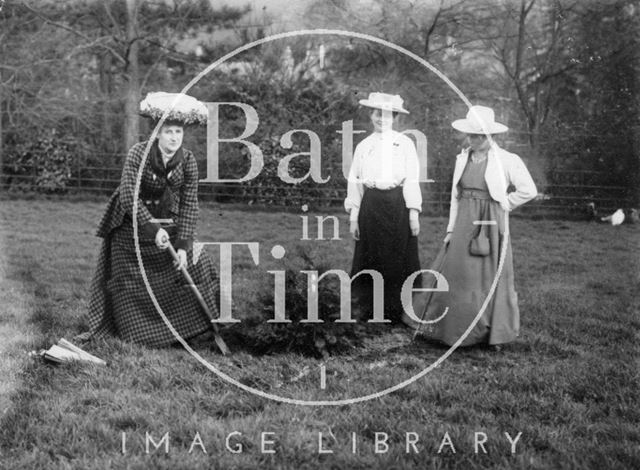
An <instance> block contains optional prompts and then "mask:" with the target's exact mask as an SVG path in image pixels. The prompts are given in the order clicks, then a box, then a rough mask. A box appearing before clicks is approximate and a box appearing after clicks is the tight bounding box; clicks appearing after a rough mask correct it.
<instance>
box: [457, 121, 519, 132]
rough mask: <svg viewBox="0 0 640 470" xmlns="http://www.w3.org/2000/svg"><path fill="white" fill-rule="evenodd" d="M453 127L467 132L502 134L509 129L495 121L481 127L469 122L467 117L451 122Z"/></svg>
mask: <svg viewBox="0 0 640 470" xmlns="http://www.w3.org/2000/svg"><path fill="white" fill-rule="evenodd" d="M451 127H453V128H454V129H455V130H457V131H460V132H464V133H465V134H502V133H504V132H507V131H508V130H509V128H508V127H507V126H505V125H504V124H500V123H499V122H494V123H493V124H491V125H490V126H487V127H486V128H481V127H479V126H478V124H477V123H472V122H469V121H468V120H466V119H456V120H455V121H453V122H452V123H451Z"/></svg>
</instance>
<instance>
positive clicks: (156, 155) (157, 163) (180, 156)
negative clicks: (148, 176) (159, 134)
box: [149, 140, 184, 178]
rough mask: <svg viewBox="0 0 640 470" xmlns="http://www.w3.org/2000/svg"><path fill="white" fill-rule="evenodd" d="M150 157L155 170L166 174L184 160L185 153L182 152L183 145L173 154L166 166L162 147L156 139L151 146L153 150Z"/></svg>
mask: <svg viewBox="0 0 640 470" xmlns="http://www.w3.org/2000/svg"><path fill="white" fill-rule="evenodd" d="M149 153H150V155H149V159H150V163H151V168H152V169H153V172H154V173H155V174H157V175H160V176H164V177H165V178H166V177H167V175H168V174H169V173H170V172H171V171H172V170H173V169H174V168H175V167H177V166H178V165H180V163H182V161H183V160H184V153H183V152H182V146H181V147H180V148H179V149H178V150H176V153H174V154H173V156H172V157H171V159H170V160H169V161H168V162H167V166H166V167H165V166H164V163H163V161H162V152H161V151H160V147H159V146H158V141H157V140H156V141H155V142H154V143H153V146H152V147H151V151H150V152H149Z"/></svg>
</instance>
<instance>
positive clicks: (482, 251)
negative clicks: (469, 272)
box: [469, 210, 491, 256]
mask: <svg viewBox="0 0 640 470" xmlns="http://www.w3.org/2000/svg"><path fill="white" fill-rule="evenodd" d="M486 212H487V211H486V210H485V217H482V219H483V220H484V219H486ZM483 227H484V224H480V225H478V233H476V235H475V237H473V238H472V239H471V241H470V242H469V253H470V254H471V255H473V256H489V255H490V254H491V244H490V243H489V237H488V236H487V234H486V233H485V230H483Z"/></svg>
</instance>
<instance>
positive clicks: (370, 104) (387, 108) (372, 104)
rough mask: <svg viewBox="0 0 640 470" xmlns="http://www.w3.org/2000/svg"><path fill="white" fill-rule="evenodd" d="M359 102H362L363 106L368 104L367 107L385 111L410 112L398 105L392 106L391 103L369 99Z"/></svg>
mask: <svg viewBox="0 0 640 470" xmlns="http://www.w3.org/2000/svg"><path fill="white" fill-rule="evenodd" d="M358 103H360V104H361V105H362V106H366V107H367V108H373V109H382V110H383V111H395V112H398V113H403V114H409V111H407V110H406V109H404V108H398V107H397V106H392V105H389V104H384V103H376V102H375V101H369V100H360V101H358Z"/></svg>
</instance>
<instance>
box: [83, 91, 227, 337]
mask: <svg viewBox="0 0 640 470" xmlns="http://www.w3.org/2000/svg"><path fill="white" fill-rule="evenodd" d="M177 96H178V95H176V94H168V93H150V94H149V95H147V98H145V100H144V101H143V102H142V103H141V114H142V115H144V116H147V117H149V118H151V119H152V120H154V121H156V122H157V121H158V120H159V119H160V118H161V117H162V116H163V114H164V112H165V110H170V112H169V114H168V117H167V119H166V120H165V121H164V125H163V126H162V127H161V128H160V130H159V132H158V137H157V139H156V140H155V141H154V142H152V143H151V146H150V150H149V154H148V155H147V154H146V153H147V152H146V150H147V146H148V145H147V144H148V142H141V143H138V144H136V145H134V146H133V147H132V148H131V149H130V150H129V153H128V155H127V157H126V160H125V163H124V169H123V171H122V178H121V180H120V185H119V186H118V188H117V189H116V191H115V192H114V194H113V195H112V196H111V198H110V200H109V203H108V206H107V209H106V211H105V213H104V215H103V217H102V220H101V221H100V224H99V227H98V233H97V235H98V236H99V237H101V238H103V242H102V247H101V250H100V254H99V259H98V266H97V269H96V272H95V275H94V278H93V281H92V283H91V288H90V297H89V325H90V328H91V331H90V335H91V336H93V337H103V336H106V335H115V336H118V337H120V338H121V339H123V340H125V341H131V342H134V343H139V344H144V345H147V346H153V347H162V346H166V345H169V344H171V343H173V342H175V341H176V339H175V337H174V335H173V333H172V332H171V331H170V330H169V328H168V326H167V325H166V324H165V322H164V321H163V319H162V318H161V316H160V314H159V313H158V311H157V310H156V308H155V306H154V305H153V303H152V300H151V298H150V295H149V293H148V290H147V287H146V286H145V284H144V281H143V275H142V273H141V270H140V267H139V265H138V259H137V256H136V251H135V243H134V233H133V224H134V220H133V206H134V189H135V185H136V179H137V177H138V171H139V169H140V166H141V165H143V170H142V179H141V182H140V191H139V195H138V199H137V214H136V221H137V225H138V240H139V245H140V254H141V257H142V263H143V266H144V270H145V272H146V278H147V280H148V282H149V284H150V286H151V289H152V291H153V293H154V294H155V296H156V298H157V300H158V303H159V304H160V306H161V308H162V311H163V312H164V314H165V315H166V317H167V318H168V320H169V322H170V323H171V325H172V326H173V327H174V328H175V329H176V331H177V333H178V334H179V335H180V336H182V337H183V338H184V339H189V338H192V337H194V336H196V335H198V334H200V333H203V332H205V331H207V329H208V328H209V322H208V321H207V318H206V317H205V316H204V314H203V313H202V312H201V307H200V305H199V304H198V302H197V301H196V298H195V297H194V295H193V293H192V292H191V291H190V290H189V288H188V286H186V285H185V284H184V280H183V277H182V275H181V273H180V272H179V271H178V269H176V268H180V267H182V266H186V267H187V269H188V271H189V273H190V274H191V276H192V278H193V279H194V283H195V284H196V285H197V287H198V289H199V290H200V292H201V293H202V295H203V297H204V299H205V300H206V302H207V304H208V306H209V308H210V309H211V311H212V312H217V297H218V292H217V289H218V280H217V273H216V269H215V267H214V266H213V262H212V260H211V258H210V257H209V256H207V255H206V253H202V256H200V258H199V259H198V261H197V263H196V264H195V265H194V264H193V257H192V248H193V241H194V237H195V229H196V223H197V219H198V169H197V165H196V160H195V157H194V155H193V153H191V152H190V151H189V150H186V149H184V148H183V147H182V140H183V134H184V128H185V126H188V125H192V124H204V123H206V120H207V109H206V107H205V106H204V104H203V103H200V102H199V101H197V100H195V99H194V98H191V97H189V96H186V95H180V96H179V97H178V98H179V100H178V99H177V98H176V97H177ZM167 240H170V242H171V243H172V244H173V246H174V247H175V249H176V251H177V253H178V259H179V261H177V262H174V261H173V260H172V258H171V256H170V254H169V252H168V251H167V250H166V248H167V247H168V242H167Z"/></svg>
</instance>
